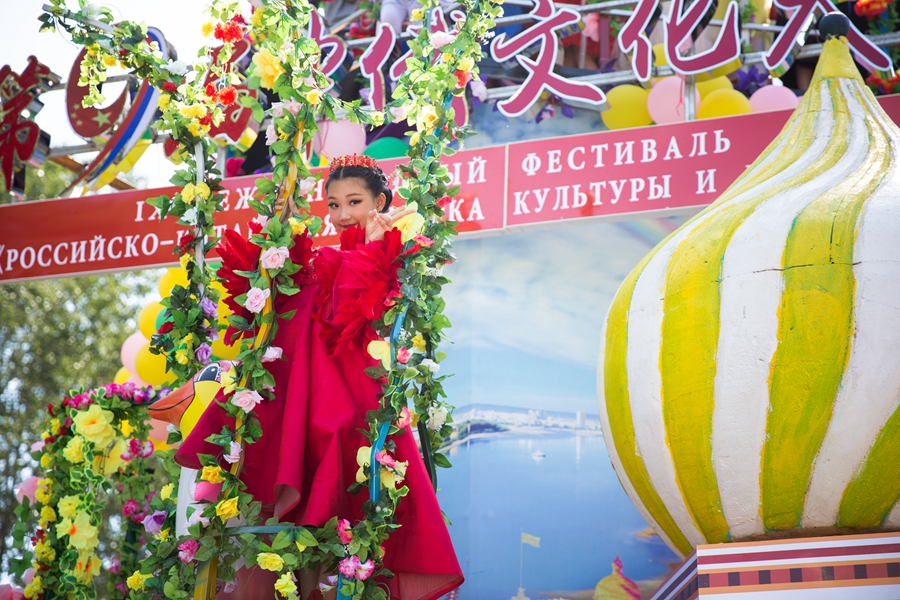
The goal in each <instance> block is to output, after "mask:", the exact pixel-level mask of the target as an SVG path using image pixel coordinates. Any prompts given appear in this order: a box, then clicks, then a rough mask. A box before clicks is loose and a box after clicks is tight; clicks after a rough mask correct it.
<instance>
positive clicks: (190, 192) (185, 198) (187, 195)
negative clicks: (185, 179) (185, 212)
mask: <svg viewBox="0 0 900 600" xmlns="http://www.w3.org/2000/svg"><path fill="white" fill-rule="evenodd" d="M196 194H197V186H195V185H194V184H193V183H189V184H187V185H186V186H184V189H183V190H181V201H182V202H184V203H185V204H191V203H192V202H193V201H194V196H195V195H196Z"/></svg>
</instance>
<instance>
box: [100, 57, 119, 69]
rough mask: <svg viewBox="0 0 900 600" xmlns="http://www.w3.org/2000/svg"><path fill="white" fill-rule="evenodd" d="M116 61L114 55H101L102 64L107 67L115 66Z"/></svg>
mask: <svg viewBox="0 0 900 600" xmlns="http://www.w3.org/2000/svg"><path fill="white" fill-rule="evenodd" d="M116 62H117V61H116V57H115V56H113V55H112V54H104V55H103V64H104V65H106V66H107V67H114V66H116Z"/></svg>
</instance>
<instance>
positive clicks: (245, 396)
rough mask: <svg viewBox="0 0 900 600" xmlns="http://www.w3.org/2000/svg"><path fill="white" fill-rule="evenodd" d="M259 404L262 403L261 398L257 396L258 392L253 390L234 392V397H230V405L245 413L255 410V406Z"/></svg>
mask: <svg viewBox="0 0 900 600" xmlns="http://www.w3.org/2000/svg"><path fill="white" fill-rule="evenodd" d="M260 402H262V396H260V395H259V392H256V391H254V390H241V391H239V392H235V394H234V396H232V397H231V403H232V404H233V405H235V406H237V407H238V408H240V409H241V410H242V411H244V412H245V413H248V412H250V411H251V410H253V409H254V408H256V405H257V404H259V403H260Z"/></svg>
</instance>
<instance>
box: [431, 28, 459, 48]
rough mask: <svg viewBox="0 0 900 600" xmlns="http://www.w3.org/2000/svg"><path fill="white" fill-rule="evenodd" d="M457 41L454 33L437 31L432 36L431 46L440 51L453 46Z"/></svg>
mask: <svg viewBox="0 0 900 600" xmlns="http://www.w3.org/2000/svg"><path fill="white" fill-rule="evenodd" d="M455 41H456V36H455V35H453V34H452V33H447V32H446V31H435V32H434V33H432V34H431V45H432V46H434V47H435V48H437V49H438V50H440V49H441V48H443V47H444V46H446V45H447V44H452V43H453V42H455Z"/></svg>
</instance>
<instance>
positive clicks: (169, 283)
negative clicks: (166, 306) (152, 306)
mask: <svg viewBox="0 0 900 600" xmlns="http://www.w3.org/2000/svg"><path fill="white" fill-rule="evenodd" d="M176 285H180V286H181V287H187V285H188V277H187V272H186V271H185V270H184V269H182V268H180V267H175V268H174V269H167V270H166V272H165V273H164V274H163V276H162V277H161V278H160V280H159V286H158V287H159V295H160V296H162V297H163V298H168V297H169V296H171V295H172V288H174V287H175V286H176Z"/></svg>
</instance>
